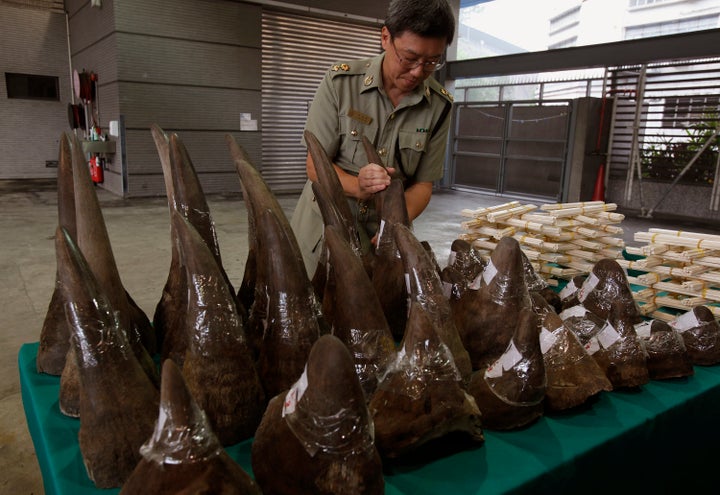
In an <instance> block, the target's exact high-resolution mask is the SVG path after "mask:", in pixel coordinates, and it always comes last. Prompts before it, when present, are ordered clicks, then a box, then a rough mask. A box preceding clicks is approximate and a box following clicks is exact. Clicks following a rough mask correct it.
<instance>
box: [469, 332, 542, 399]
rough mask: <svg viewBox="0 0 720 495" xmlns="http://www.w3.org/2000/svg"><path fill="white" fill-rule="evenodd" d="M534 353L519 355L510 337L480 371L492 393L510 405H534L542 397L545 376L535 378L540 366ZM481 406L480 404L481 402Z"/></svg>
mask: <svg viewBox="0 0 720 495" xmlns="http://www.w3.org/2000/svg"><path fill="white" fill-rule="evenodd" d="M535 358H536V356H533V355H532V354H531V355H523V353H521V352H520V351H519V350H518V348H517V346H516V345H515V342H514V340H511V341H510V344H508V347H507V350H506V351H505V353H504V354H503V355H502V356H500V358H499V359H498V360H497V361H495V362H494V363H492V364H491V365H490V366H488V367H487V368H486V370H485V372H484V379H485V383H487V385H488V387H489V388H490V390H492V391H493V392H494V393H495V395H496V396H497V397H498V398H499V399H500V400H502V401H503V402H505V403H506V404H508V405H510V406H534V405H537V404H539V403H540V402H542V400H543V399H544V398H545V387H546V385H547V377H546V376H545V373H544V370H543V380H542V382H541V383H538V382H537V380H535V377H536V375H537V374H538V372H539V370H540V369H541V368H542V367H543V362H542V360H538V359H535ZM481 409H482V406H481Z"/></svg>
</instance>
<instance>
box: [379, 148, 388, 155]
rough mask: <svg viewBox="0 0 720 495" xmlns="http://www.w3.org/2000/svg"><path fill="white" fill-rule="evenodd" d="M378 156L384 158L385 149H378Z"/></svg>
mask: <svg viewBox="0 0 720 495" xmlns="http://www.w3.org/2000/svg"><path fill="white" fill-rule="evenodd" d="M378 155H380V156H385V155H387V150H386V149H385V148H380V149H379V150H378Z"/></svg>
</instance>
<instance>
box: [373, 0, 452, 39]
mask: <svg viewBox="0 0 720 495" xmlns="http://www.w3.org/2000/svg"><path fill="white" fill-rule="evenodd" d="M385 27H387V28H388V31H390V35H391V36H392V37H397V36H400V35H402V33H404V32H405V31H410V32H411V33H414V34H417V35H418V36H423V37H426V38H445V39H446V40H447V43H448V45H449V44H450V43H452V40H453V38H454V37H455V16H454V15H453V11H452V8H450V5H449V4H448V2H447V0H391V2H390V5H389V6H388V10H387V16H386V17H385Z"/></svg>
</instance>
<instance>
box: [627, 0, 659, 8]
mask: <svg viewBox="0 0 720 495" xmlns="http://www.w3.org/2000/svg"><path fill="white" fill-rule="evenodd" d="M665 1H666V0H630V7H631V8H632V7H645V6H647V5H653V4H656V3H662V2H665Z"/></svg>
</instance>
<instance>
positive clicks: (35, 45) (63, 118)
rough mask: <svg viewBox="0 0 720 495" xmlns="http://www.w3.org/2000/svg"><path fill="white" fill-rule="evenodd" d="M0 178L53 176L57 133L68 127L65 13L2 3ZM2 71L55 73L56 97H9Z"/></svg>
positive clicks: (45, 74) (0, 42)
mask: <svg viewBox="0 0 720 495" xmlns="http://www.w3.org/2000/svg"><path fill="white" fill-rule="evenodd" d="M0 22H1V24H0V47H2V48H1V49H0V115H2V118H1V119H0V179H51V178H55V177H56V176H57V169H55V168H47V167H46V166H45V162H46V161H47V160H57V157H58V146H59V139H60V135H61V133H62V132H64V131H68V130H70V127H69V124H68V118H67V105H68V103H69V99H70V75H69V70H68V57H67V38H66V35H65V33H66V30H65V16H64V15H63V14H61V13H57V12H51V11H43V10H38V9H29V8H21V7H13V6H9V5H6V4H0ZM5 72H15V73H20V74H34V75H43V76H55V77H57V78H58V84H59V87H58V89H59V96H60V101H45V100H25V99H14V98H13V99H9V98H8V97H7V91H6V85H5Z"/></svg>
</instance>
